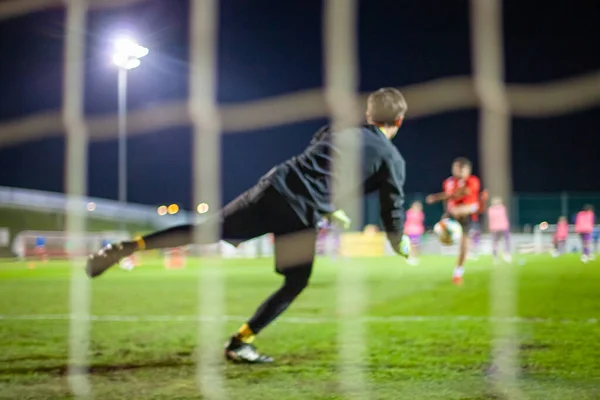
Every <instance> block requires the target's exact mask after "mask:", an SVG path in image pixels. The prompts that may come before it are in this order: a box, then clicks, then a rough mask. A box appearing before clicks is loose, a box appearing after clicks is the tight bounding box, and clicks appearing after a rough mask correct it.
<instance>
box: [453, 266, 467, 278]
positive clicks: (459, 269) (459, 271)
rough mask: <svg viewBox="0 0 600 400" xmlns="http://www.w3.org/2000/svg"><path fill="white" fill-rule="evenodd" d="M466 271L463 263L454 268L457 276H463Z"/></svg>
mask: <svg viewBox="0 0 600 400" xmlns="http://www.w3.org/2000/svg"><path fill="white" fill-rule="evenodd" d="M464 273H465V267H463V266H462V265H459V266H457V267H456V268H454V275H453V276H455V277H457V278H462V276H463V275H464Z"/></svg>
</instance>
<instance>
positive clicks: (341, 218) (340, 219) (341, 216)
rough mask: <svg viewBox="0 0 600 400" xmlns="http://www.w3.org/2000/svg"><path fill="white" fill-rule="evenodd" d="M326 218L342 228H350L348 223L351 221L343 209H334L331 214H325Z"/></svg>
mask: <svg viewBox="0 0 600 400" xmlns="http://www.w3.org/2000/svg"><path fill="white" fill-rule="evenodd" d="M327 219H328V220H329V221H330V222H333V223H334V224H336V225H338V226H341V227H342V228H344V229H348V228H350V223H351V222H352V220H350V217H348V216H347V215H346V213H345V212H344V210H335V211H334V212H332V213H331V214H329V215H327Z"/></svg>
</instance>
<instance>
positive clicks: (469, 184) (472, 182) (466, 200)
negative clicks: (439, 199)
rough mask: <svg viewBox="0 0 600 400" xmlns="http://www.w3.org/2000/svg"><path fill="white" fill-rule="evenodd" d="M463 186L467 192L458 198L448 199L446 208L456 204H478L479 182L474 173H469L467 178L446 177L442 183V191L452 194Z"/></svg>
mask: <svg viewBox="0 0 600 400" xmlns="http://www.w3.org/2000/svg"><path fill="white" fill-rule="evenodd" d="M463 187H466V188H467V189H468V191H469V193H468V194H466V195H464V196H462V197H459V198H453V199H448V208H450V207H454V206H457V205H470V204H479V192H480V191H481V182H480V181H479V178H478V177H476V176H475V175H471V176H469V177H468V178H467V179H457V178H455V177H453V176H451V177H450V178H448V179H446V180H445V181H444V184H443V188H444V193H446V194H453V193H455V192H456V191H457V190H458V189H460V188H463Z"/></svg>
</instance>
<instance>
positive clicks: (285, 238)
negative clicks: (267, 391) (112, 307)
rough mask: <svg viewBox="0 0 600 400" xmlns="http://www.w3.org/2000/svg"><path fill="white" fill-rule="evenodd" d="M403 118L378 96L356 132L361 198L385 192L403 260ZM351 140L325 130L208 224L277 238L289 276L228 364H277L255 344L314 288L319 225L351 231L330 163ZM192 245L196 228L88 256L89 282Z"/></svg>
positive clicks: (238, 236) (390, 95)
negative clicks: (140, 258)
mask: <svg viewBox="0 0 600 400" xmlns="http://www.w3.org/2000/svg"><path fill="white" fill-rule="evenodd" d="M405 113H406V101H405V100H404V97H403V96H402V94H401V93H400V91H398V90H397V89H393V88H383V89H379V90H377V91H376V92H374V93H372V94H371V95H370V96H369V98H368V104H367V110H366V119H367V125H364V126H360V127H357V128H354V129H355V132H357V133H358V135H359V138H360V142H359V143H360V146H361V147H362V149H361V153H362V154H361V158H362V168H361V173H362V177H360V178H359V180H358V182H360V184H361V185H362V189H361V192H364V193H371V192H374V191H379V198H380V203H381V218H382V221H383V224H384V227H385V230H386V232H387V236H388V239H389V241H390V243H391V245H392V247H393V248H394V250H395V251H396V252H397V253H398V254H400V255H401V256H403V257H408V255H409V252H410V243H409V240H408V238H407V237H404V236H403V235H402V232H403V219H404V210H403V203H404V193H403V184H404V179H405V176H404V175H405V163H404V159H403V158H402V156H401V155H400V153H399V152H398V149H397V148H396V147H395V146H394V145H393V144H392V142H391V139H392V138H393V137H394V136H395V135H396V133H397V131H398V129H399V128H400V125H401V124H402V121H403V119H404V114H405ZM345 134H346V135H347V136H346V137H348V131H344V130H342V131H339V132H338V131H336V132H333V131H332V130H331V129H330V128H329V127H324V128H322V129H321V130H319V131H318V132H317V133H316V134H315V136H314V138H313V140H312V141H311V143H310V145H309V146H308V148H307V149H306V150H305V151H304V152H303V153H302V154H300V155H298V156H296V157H293V158H291V159H289V160H288V161H286V162H284V163H283V164H280V165H278V166H276V167H274V168H273V169H271V171H269V172H268V173H267V174H266V175H264V176H263V177H262V178H261V179H260V180H259V182H258V183H257V184H256V185H255V186H254V187H252V188H251V189H249V190H248V191H246V192H245V193H243V194H242V195H240V196H239V197H238V198H236V199H235V200H233V201H232V202H230V203H229V204H227V205H226V206H225V207H224V208H223V209H222V210H221V211H220V212H219V213H218V214H217V215H214V216H211V217H209V218H216V219H213V220H212V223H217V224H218V226H219V227H220V234H221V238H222V239H223V240H226V241H228V242H230V243H232V244H234V245H239V244H240V243H242V242H244V241H246V240H249V239H252V238H255V237H258V236H261V235H264V234H266V233H273V234H274V237H275V244H274V248H275V249H274V252H275V271H276V272H277V273H278V274H281V275H282V276H283V284H282V285H281V287H280V288H279V289H277V290H276V291H275V292H274V293H273V294H272V295H271V296H270V297H269V298H267V299H266V300H265V301H264V302H263V303H262V304H261V305H260V307H259V308H258V309H257V310H256V312H255V314H254V315H253V316H252V318H250V319H249V320H248V322H247V323H245V324H244V325H243V326H242V327H241V328H240V329H239V331H238V332H237V333H236V334H234V335H233V336H232V337H231V338H230V340H229V341H228V343H227V344H226V347H225V357H226V358H227V359H228V360H231V361H234V362H245V363H264V362H272V361H273V359H272V358H271V357H268V356H265V355H263V354H261V353H259V352H258V351H257V349H256V347H254V345H253V341H254V338H255V336H256V335H257V334H258V333H259V332H260V331H261V330H263V329H264V328H265V327H266V326H267V325H269V324H270V323H271V322H272V321H273V320H275V319H276V318H277V317H278V316H279V315H280V314H281V313H282V312H283V311H285V310H286V309H287V308H288V306H289V305H290V304H291V303H292V301H294V299H295V298H296V297H297V296H298V295H299V294H300V293H301V292H302V290H304V288H306V286H307V285H308V281H309V278H310V275H311V271H312V267H313V261H314V258H315V245H316V243H315V241H316V237H317V229H316V226H317V223H318V222H319V221H320V220H321V219H322V218H323V217H326V218H328V219H329V220H330V221H332V222H334V223H338V224H340V225H342V226H343V227H345V228H347V227H349V225H350V219H349V218H348V216H347V215H346V214H345V213H344V212H343V210H342V209H343V207H342V206H338V207H336V206H335V205H334V204H332V201H331V199H332V186H333V183H332V181H334V180H336V179H342V178H341V177H340V176H339V175H337V174H336V173H335V172H334V170H333V168H332V160H333V159H339V158H343V157H344V155H347V154H349V152H350V151H351V149H352V141H348V140H344V135H345ZM334 138H335V140H334ZM355 146H356V145H355ZM342 165H343V164H342ZM336 175H337V176H336ZM207 223H208V224H210V223H211V222H210V221H208V222H207ZM192 242H194V225H179V226H175V227H172V228H169V229H165V230H162V231H158V232H154V233H151V234H149V235H147V236H144V237H142V238H140V239H138V240H135V241H127V242H121V243H115V244H111V245H108V246H106V247H104V248H103V249H101V250H100V251H98V252H97V253H94V254H92V255H90V257H89V259H88V262H87V266H86V271H87V274H88V275H89V276H90V277H92V278H93V277H97V276H98V275H100V274H101V273H103V272H104V271H105V270H107V269H108V268H109V267H111V266H112V265H115V264H116V263H118V262H119V261H120V260H121V259H122V258H124V257H127V256H129V255H131V254H132V253H134V252H136V251H139V250H151V249H159V248H173V247H179V246H183V245H186V244H190V243H192Z"/></svg>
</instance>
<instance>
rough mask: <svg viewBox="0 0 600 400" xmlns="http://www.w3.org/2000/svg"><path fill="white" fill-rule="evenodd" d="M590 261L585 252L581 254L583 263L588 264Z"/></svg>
mask: <svg viewBox="0 0 600 400" xmlns="http://www.w3.org/2000/svg"><path fill="white" fill-rule="evenodd" d="M589 261H590V258H589V257H588V256H587V255H585V254H583V255H582V256H581V262H582V263H584V264H587V263H588V262H589Z"/></svg>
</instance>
